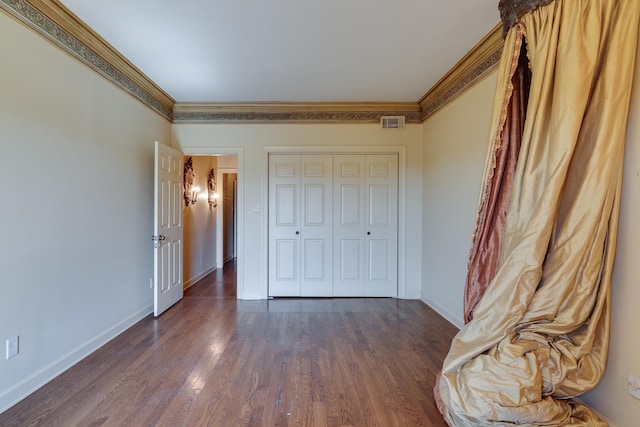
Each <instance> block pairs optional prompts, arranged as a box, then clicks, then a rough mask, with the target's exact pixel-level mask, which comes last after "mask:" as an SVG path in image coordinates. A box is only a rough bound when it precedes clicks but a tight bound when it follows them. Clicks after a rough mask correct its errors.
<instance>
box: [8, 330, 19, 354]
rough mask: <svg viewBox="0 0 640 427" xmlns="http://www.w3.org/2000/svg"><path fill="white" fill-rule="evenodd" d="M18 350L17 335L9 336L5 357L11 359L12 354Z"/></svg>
mask: <svg viewBox="0 0 640 427" xmlns="http://www.w3.org/2000/svg"><path fill="white" fill-rule="evenodd" d="M18 350H19V347H18V335H16V336H14V337H9V339H7V359H11V358H12V357H13V356H17V355H18Z"/></svg>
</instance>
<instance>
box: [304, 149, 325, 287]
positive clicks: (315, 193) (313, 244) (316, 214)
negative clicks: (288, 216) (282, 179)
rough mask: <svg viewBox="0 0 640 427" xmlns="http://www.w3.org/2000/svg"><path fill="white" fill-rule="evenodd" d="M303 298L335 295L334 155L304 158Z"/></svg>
mask: <svg viewBox="0 0 640 427" xmlns="http://www.w3.org/2000/svg"><path fill="white" fill-rule="evenodd" d="M300 173H301V178H300V183H301V194H300V200H301V206H300V212H301V217H302V221H301V229H300V239H301V242H300V262H301V266H300V270H301V277H300V295H301V296H303V297H328V296H331V295H332V292H333V289H332V288H333V277H332V264H333V262H332V261H333V260H332V256H331V254H332V251H333V247H332V243H333V211H332V208H331V206H332V203H333V196H332V195H333V185H332V183H333V156H332V155H330V154H329V155H320V154H312V155H302V156H301V157H300Z"/></svg>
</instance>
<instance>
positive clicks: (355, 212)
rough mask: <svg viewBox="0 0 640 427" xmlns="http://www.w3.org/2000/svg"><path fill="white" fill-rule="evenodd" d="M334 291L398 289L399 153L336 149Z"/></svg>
mask: <svg viewBox="0 0 640 427" xmlns="http://www.w3.org/2000/svg"><path fill="white" fill-rule="evenodd" d="M334 168H335V172H334V192H335V193H334V194H335V195H334V217H335V225H334V258H333V259H334V275H333V295H334V296H351V297H357V296H367V297H396V296H397V295H398V259H397V256H398V255H397V254H398V156H397V155H395V154H390V155H386V154H373V155H366V156H365V155H336V156H335V164H334Z"/></svg>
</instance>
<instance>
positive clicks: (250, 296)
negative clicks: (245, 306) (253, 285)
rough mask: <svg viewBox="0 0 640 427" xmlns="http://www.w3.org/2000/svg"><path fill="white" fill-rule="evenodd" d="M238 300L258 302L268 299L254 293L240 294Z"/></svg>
mask: <svg viewBox="0 0 640 427" xmlns="http://www.w3.org/2000/svg"><path fill="white" fill-rule="evenodd" d="M238 299H243V300H258V299H266V298H265V297H264V296H263V295H262V294H258V293H252V292H243V293H242V294H238Z"/></svg>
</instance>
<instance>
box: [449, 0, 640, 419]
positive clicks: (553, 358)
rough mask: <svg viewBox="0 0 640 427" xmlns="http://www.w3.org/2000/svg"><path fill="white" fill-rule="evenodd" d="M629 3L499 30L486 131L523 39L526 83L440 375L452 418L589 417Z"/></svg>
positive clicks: (631, 27)
mask: <svg viewBox="0 0 640 427" xmlns="http://www.w3.org/2000/svg"><path fill="white" fill-rule="evenodd" d="M639 16H640V2H639V1H638V0H621V1H613V0H566V1H565V0H556V1H553V2H551V3H549V4H547V5H545V6H541V7H539V8H538V9H536V10H534V11H532V12H530V13H527V14H525V15H523V16H521V17H520V18H519V20H518V22H517V23H516V25H515V26H513V27H512V28H511V29H510V30H509V32H508V34H507V37H506V40H505V48H504V53H503V58H502V62H501V68H500V71H499V75H498V87H497V91H496V101H495V103H494V108H495V109H494V119H493V122H492V134H493V135H496V137H495V138H494V141H493V142H492V144H493V147H492V148H491V150H495V144H496V141H498V140H499V138H498V137H497V135H499V133H500V132H501V131H502V127H503V126H504V117H505V114H507V112H508V108H507V107H508V105H509V98H510V96H511V93H510V89H509V87H510V82H511V80H512V77H513V73H514V72H515V69H516V66H515V64H517V57H518V56H519V53H520V46H521V45H522V43H523V39H526V45H527V49H528V57H529V61H530V69H531V86H530V95H529V102H528V107H527V114H526V119H525V123H524V128H523V134H522V141H521V147H520V152H519V155H518V162H517V167H516V171H515V176H514V181H513V186H512V189H511V190H510V191H511V194H510V203H509V207H508V209H507V212H506V220H505V226H504V227H505V230H504V236H503V241H502V244H501V249H500V256H499V259H498V267H497V269H496V271H495V274H494V275H493V279H492V280H491V282H490V283H489V285H488V287H487V289H486V291H485V292H484V295H483V296H482V298H481V299H480V300H479V302H478V304H477V305H476V306H475V310H474V311H473V319H472V320H471V321H470V322H469V323H468V324H466V325H465V326H464V327H463V328H462V330H461V331H460V332H459V333H458V335H456V337H455V338H454V340H453V342H452V345H451V349H450V352H449V354H448V356H447V358H446V359H445V361H444V364H443V370H442V375H441V377H440V379H439V384H438V386H439V393H440V397H441V402H439V404H440V405H439V407H440V409H441V411H442V412H443V415H444V417H445V419H446V421H447V422H448V423H449V425H451V426H495V425H513V424H524V425H531V426H542V425H544V426H550V425H572V426H600V425H606V423H604V422H602V421H600V420H599V419H598V417H597V416H596V415H595V414H594V413H593V411H592V410H591V409H589V408H588V407H586V406H584V405H582V404H579V403H577V402H575V401H573V400H571V399H568V398H570V397H573V396H577V395H580V394H582V393H584V392H586V391H588V390H590V389H592V388H593V387H595V385H596V384H597V383H598V381H599V380H600V378H601V377H602V374H603V372H604V369H605V365H606V359H607V345H608V341H609V325H610V320H609V318H610V313H609V310H610V297H609V296H610V291H611V273H612V268H613V260H614V254H615V245H616V234H617V225H618V222H617V221H618V213H619V202H620V189H621V172H622V161H623V155H624V142H625V130H626V122H627V115H628V107H629V98H630V92H631V82H632V77H633V67H634V63H635V55H636V47H637V46H636V45H637V37H638V17H639Z"/></svg>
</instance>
